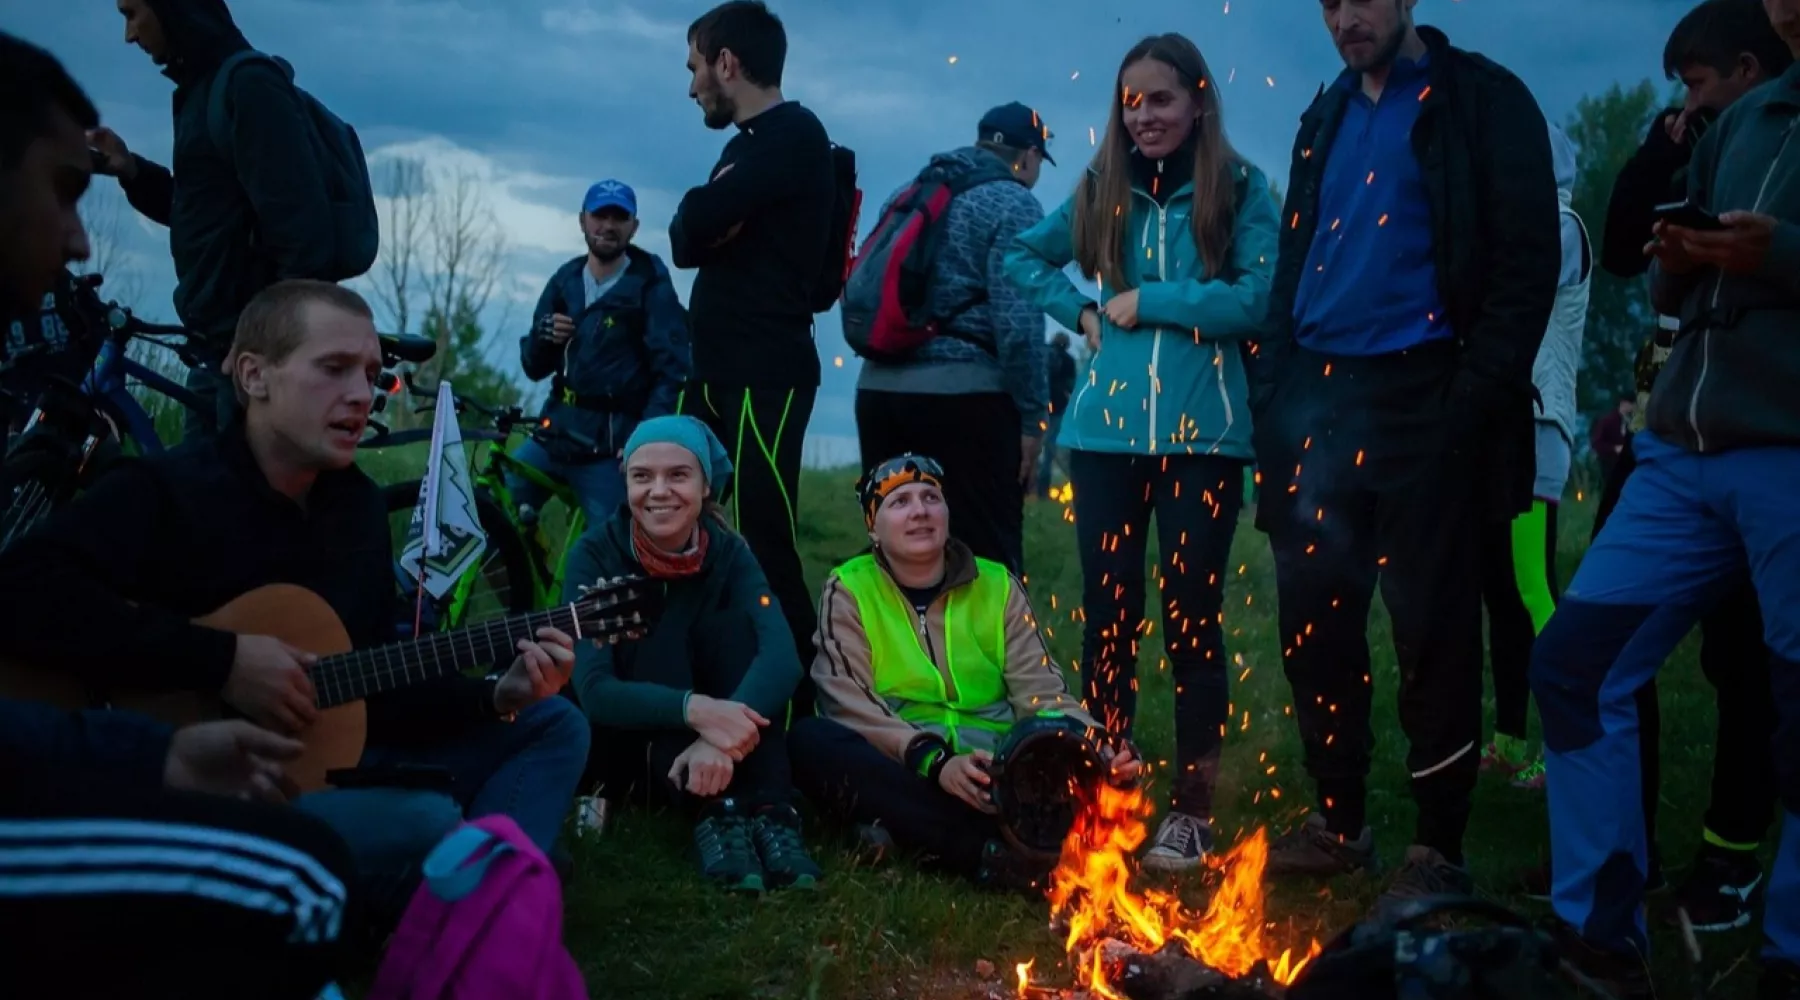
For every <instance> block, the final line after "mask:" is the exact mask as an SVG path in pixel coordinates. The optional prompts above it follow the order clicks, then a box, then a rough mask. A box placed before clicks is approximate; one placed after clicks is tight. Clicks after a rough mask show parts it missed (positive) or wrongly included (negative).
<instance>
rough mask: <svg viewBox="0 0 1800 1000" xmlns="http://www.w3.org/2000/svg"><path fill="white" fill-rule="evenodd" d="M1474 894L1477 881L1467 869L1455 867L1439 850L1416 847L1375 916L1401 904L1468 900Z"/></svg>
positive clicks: (1377, 904)
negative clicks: (1434, 898)
mask: <svg viewBox="0 0 1800 1000" xmlns="http://www.w3.org/2000/svg"><path fill="white" fill-rule="evenodd" d="M1474 892H1475V879H1474V878H1473V877H1471V876H1470V875H1469V870H1468V869H1467V868H1464V867H1463V866H1461V865H1453V864H1451V863H1450V862H1449V861H1448V860H1447V859H1445V857H1444V855H1443V854H1442V853H1441V852H1439V851H1438V850H1437V849H1436V848H1431V847H1425V846H1423V845H1421V844H1414V845H1412V846H1411V847H1408V848H1407V849H1406V860H1405V861H1402V862H1401V863H1400V869H1399V870H1398V871H1396V872H1394V879H1393V881H1391V882H1389V883H1388V887H1387V889H1386V890H1385V891H1383V892H1382V894H1381V898H1379V899H1377V900H1376V901H1375V907H1374V913H1375V914H1376V915H1377V916H1380V915H1383V914H1385V913H1387V912H1389V911H1391V910H1393V909H1394V908H1395V907H1397V906H1399V905H1400V904H1401V903H1405V902H1408V901H1410V900H1414V899H1424V898H1425V897H1427V896H1468V895H1471V894H1473V893H1474Z"/></svg>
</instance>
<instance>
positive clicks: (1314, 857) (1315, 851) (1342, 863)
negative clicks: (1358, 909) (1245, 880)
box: [1263, 813, 1381, 878]
mask: <svg viewBox="0 0 1800 1000" xmlns="http://www.w3.org/2000/svg"><path fill="white" fill-rule="evenodd" d="M1380 870H1381V861H1380V859H1378V858H1376V857H1375V831H1373V830H1371V829H1369V828H1368V827H1366V826H1365V827H1363V829H1362V834H1361V835H1360V836H1358V837H1357V838H1356V839H1355V840H1345V839H1344V838H1343V837H1340V836H1338V835H1337V834H1335V833H1332V832H1331V831H1330V830H1327V829H1326V828H1325V817H1324V815H1323V814H1321V813H1313V814H1312V815H1311V816H1308V817H1306V822H1304V823H1302V824H1300V825H1299V826H1297V827H1295V828H1294V829H1292V830H1289V831H1288V832H1287V833H1284V834H1282V835H1281V836H1279V837H1277V838H1275V842H1274V843H1272V844H1270V845H1269V863H1268V866H1267V867H1265V868H1264V869H1263V874H1264V875H1311V876H1315V877H1318V878H1331V877H1333V876H1336V875H1348V874H1350V873H1352V872H1369V873H1371V874H1372V873H1374V872H1378V871H1380Z"/></svg>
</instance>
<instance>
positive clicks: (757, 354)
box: [669, 101, 836, 389]
mask: <svg viewBox="0 0 1800 1000" xmlns="http://www.w3.org/2000/svg"><path fill="white" fill-rule="evenodd" d="M835 184H836V181H835V175H834V172H833V170H832V164H831V140H830V139H829V138H828V137H827V136H826V134H825V126H823V125H821V124H819V119H818V118H817V117H815V116H814V115H813V113H812V112H811V111H808V110H807V109H805V108H803V107H801V106H800V105H799V104H798V103H796V102H794V101H785V102H783V103H781V104H777V105H775V106H774V107H772V108H770V109H769V110H767V111H764V112H763V113H762V114H759V115H757V116H756V117H754V118H752V119H750V120H749V121H746V122H743V123H741V124H739V125H738V134H737V135H736V136H733V137H732V139H731V141H730V142H728V143H726V144H725V150H724V152H723V153H722V154H720V156H719V162H718V165H716V166H715V167H713V171H712V179H711V180H710V181H708V182H707V183H705V184H702V185H700V186H699V187H696V188H694V189H692V190H690V191H689V192H688V193H687V194H686V195H685V196H684V197H683V198H682V199H681V206H680V207H679V208H677V209H676V211H675V219H674V221H673V222H671V223H670V224H669V247H670V249H671V251H672V256H673V258H674V261H675V266H676V267H679V268H684V269H685V268H699V273H698V274H697V275H695V277H694V291H693V295H692V296H691V297H690V301H689V303H688V319H689V323H690V324H691V325H692V327H693V351H694V377H695V378H696V379H698V380H700V381H702V382H714V383H726V384H733V385H746V386H751V387H755V388H771V389H789V388H804V387H810V386H817V385H818V384H819V354H818V350H817V349H816V348H815V347H814V346H813V339H812V291H813V283H814V282H815V281H816V280H817V276H818V274H819V272H820V271H821V270H822V269H823V267H824V261H825V253H826V246H827V243H828V242H829V240H830V231H831V206H832V199H833V195H834V193H835ZM740 224H741V225H742V226H743V228H742V229H741V230H739V231H738V232H737V233H736V235H731V229H732V227H733V226H737V225H740ZM721 241H723V242H721Z"/></svg>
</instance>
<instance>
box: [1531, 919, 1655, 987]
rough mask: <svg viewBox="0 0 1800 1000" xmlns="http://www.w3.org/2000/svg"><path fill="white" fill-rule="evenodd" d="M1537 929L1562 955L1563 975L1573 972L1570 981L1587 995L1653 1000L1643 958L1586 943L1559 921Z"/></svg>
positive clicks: (1647, 967) (1566, 924)
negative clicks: (1575, 982)
mask: <svg viewBox="0 0 1800 1000" xmlns="http://www.w3.org/2000/svg"><path fill="white" fill-rule="evenodd" d="M1540 927H1541V929H1542V930H1543V931H1544V932H1545V933H1546V934H1547V935H1548V936H1549V938H1550V940H1551V941H1552V942H1553V943H1555V945H1556V950H1557V952H1558V953H1559V954H1560V955H1561V956H1562V959H1563V970H1564V972H1566V973H1567V972H1572V973H1574V975H1573V976H1572V977H1571V978H1574V979H1575V980H1576V981H1577V983H1578V984H1579V985H1581V986H1583V987H1586V988H1587V989H1588V990H1589V992H1598V993H1600V995H1602V996H1608V997H1612V998H1613V1000H1655V997H1656V988H1655V987H1654V986H1652V985H1651V983H1650V968H1649V965H1648V964H1647V963H1646V962H1645V961H1644V958H1643V956H1641V955H1629V954H1620V953H1619V952H1613V951H1607V950H1605V949H1603V948H1599V947H1596V946H1595V945H1592V944H1589V943H1588V941H1587V939H1585V938H1583V937H1582V936H1581V935H1580V933H1578V932H1577V931H1576V930H1575V928H1574V927H1572V926H1570V925H1569V924H1568V922H1566V921H1563V920H1550V921H1546V922H1545V923H1544V924H1542V925H1540Z"/></svg>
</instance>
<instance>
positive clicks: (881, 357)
mask: <svg viewBox="0 0 1800 1000" xmlns="http://www.w3.org/2000/svg"><path fill="white" fill-rule="evenodd" d="M992 181H1012V182H1014V183H1023V182H1022V181H1020V180H1019V178H1018V176H1017V175H1016V174H1014V173H1013V171H1012V169H1011V168H1010V167H1008V166H1007V165H1006V164H1004V163H1001V162H1000V161H999V160H998V159H997V158H995V157H991V156H983V157H981V164H980V165H979V166H975V165H971V164H969V163H966V162H964V161H961V160H954V159H949V158H939V159H936V160H933V161H932V163H931V165H930V166H928V167H926V168H925V169H924V170H923V171H921V172H920V173H919V175H918V176H917V177H915V178H914V179H913V182H912V183H911V184H910V185H908V186H907V187H906V188H904V189H903V190H901V192H900V193H899V194H897V195H895V196H894V199H893V202H892V203H891V204H890V205H889V206H888V209H887V211H886V212H885V213H883V214H882V216H881V218H880V219H879V220H877V221H876V223H875V229H874V231H873V232H871V233H869V238H868V239H866V240H864V241H863V246H862V253H860V254H858V255H857V257H856V259H855V260H854V261H853V262H851V265H850V277H849V279H848V280H846V281H845V282H844V301H843V310H842V313H841V318H842V320H843V325H844V340H845V341H847V342H848V343H849V345H850V349H851V350H852V351H855V352H856V353H857V355H858V356H860V357H864V358H868V359H870V360H873V361H888V362H894V361H901V360H904V359H905V358H906V357H907V356H908V355H910V354H912V352H914V351H916V350H918V349H919V348H920V347H921V346H923V345H924V344H925V343H927V342H928V341H930V340H931V339H932V338H933V337H936V336H938V335H939V334H941V333H945V332H946V331H947V329H948V327H949V324H950V322H951V321H952V320H954V319H956V318H957V317H958V316H960V315H962V314H963V313H965V312H967V311H969V310H970V309H972V308H974V307H975V306H977V305H980V304H981V303H982V302H984V301H986V300H987V293H986V291H985V290H984V291H981V292H978V293H977V294H976V295H974V296H973V297H972V298H971V299H970V300H969V301H967V302H964V303H961V304H960V305H958V306H957V307H956V308H954V309H950V310H947V311H945V312H944V314H943V315H937V314H936V311H934V310H933V308H932V305H933V301H932V300H933V299H934V298H935V297H936V296H935V295H934V294H933V293H934V292H935V291H936V289H937V255H938V251H939V250H940V249H941V248H942V246H943V241H944V237H945V231H944V229H945V226H944V220H945V218H946V216H948V215H949V212H950V203H951V202H952V201H953V200H955V198H956V196H957V195H960V194H962V193H963V192H964V191H967V190H969V189H970V188H973V187H975V186H977V185H980V184H987V183H989V182H992Z"/></svg>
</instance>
